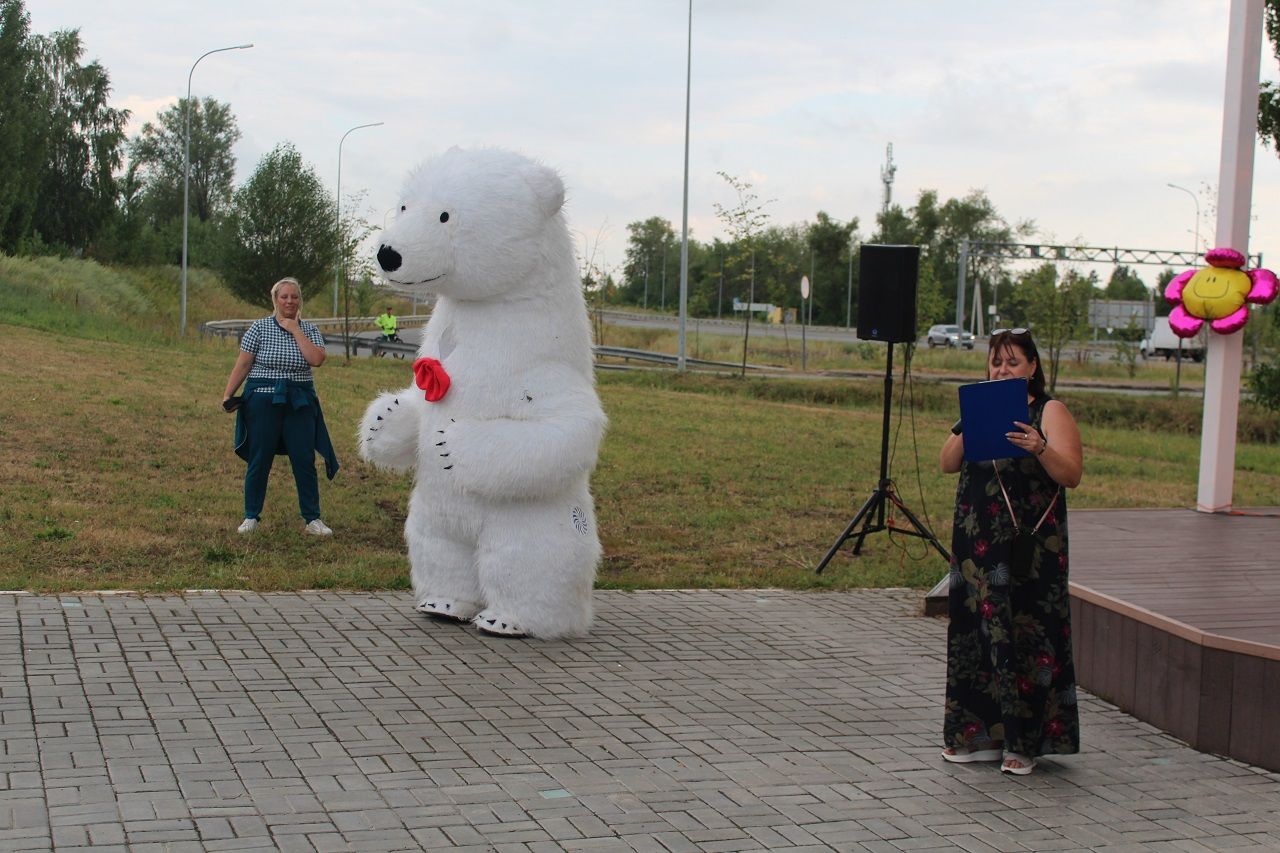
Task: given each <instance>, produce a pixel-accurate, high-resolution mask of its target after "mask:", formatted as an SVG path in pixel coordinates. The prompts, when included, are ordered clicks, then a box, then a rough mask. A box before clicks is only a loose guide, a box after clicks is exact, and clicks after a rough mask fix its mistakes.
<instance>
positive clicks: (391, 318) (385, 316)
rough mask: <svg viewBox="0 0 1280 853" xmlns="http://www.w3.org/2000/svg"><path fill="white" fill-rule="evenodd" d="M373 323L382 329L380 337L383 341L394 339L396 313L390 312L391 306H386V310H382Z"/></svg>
mask: <svg viewBox="0 0 1280 853" xmlns="http://www.w3.org/2000/svg"><path fill="white" fill-rule="evenodd" d="M373 324H374V325H375V326H377V327H378V328H379V329H381V330H382V339H383V340H384V341H396V340H399V338H397V337H396V315H395V314H393V313H391V306H390V305H388V306H387V310H385V311H383V312H382V313H381V314H379V315H378V316H377V319H375V320H374V321H373Z"/></svg>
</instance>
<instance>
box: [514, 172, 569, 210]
mask: <svg viewBox="0 0 1280 853" xmlns="http://www.w3.org/2000/svg"><path fill="white" fill-rule="evenodd" d="M523 173H524V179H525V182H526V183H528V184H529V186H530V187H531V188H532V189H533V195H534V197H535V198H536V199H537V200H538V205H539V207H541V208H542V212H543V214H544V215H546V216H547V217H552V216H555V215H556V214H557V213H558V212H559V211H560V208H561V207H563V206H564V181H562V180H560V176H559V175H558V174H557V173H556V171H555V170H554V169H549V168H547V167H546V166H542V165H539V164H537V163H530V164H528V165H527V166H525V167H524V169H523Z"/></svg>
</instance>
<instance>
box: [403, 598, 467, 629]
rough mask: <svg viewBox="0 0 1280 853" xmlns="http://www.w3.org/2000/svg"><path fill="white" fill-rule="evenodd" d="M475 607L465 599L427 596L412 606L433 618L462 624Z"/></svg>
mask: <svg viewBox="0 0 1280 853" xmlns="http://www.w3.org/2000/svg"><path fill="white" fill-rule="evenodd" d="M477 609H478V608H476V606H475V605H473V604H468V603H467V602H465V601H454V600H453V599H451V598H427V599H424V600H423V601H421V602H419V603H418V606H417V607H415V608H414V610H417V611H418V612H419V613H425V614H426V615H428V616H431V617H432V618H435V619H444V620H447V621H449V622H461V623H463V624H465V623H467V622H470V621H471V619H472V617H474V616H475V614H476V610H477Z"/></svg>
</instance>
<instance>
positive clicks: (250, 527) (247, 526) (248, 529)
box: [236, 518, 258, 534]
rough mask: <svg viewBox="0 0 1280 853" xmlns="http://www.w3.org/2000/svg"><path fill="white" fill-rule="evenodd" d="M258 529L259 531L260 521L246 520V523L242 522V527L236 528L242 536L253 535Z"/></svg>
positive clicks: (254, 519)
mask: <svg viewBox="0 0 1280 853" xmlns="http://www.w3.org/2000/svg"><path fill="white" fill-rule="evenodd" d="M257 529H258V519H256V518H246V519H245V520H244V521H242V522H240V526H239V527H237V528H236V533H240V534H246V533H253V532H254V531H256V530H257Z"/></svg>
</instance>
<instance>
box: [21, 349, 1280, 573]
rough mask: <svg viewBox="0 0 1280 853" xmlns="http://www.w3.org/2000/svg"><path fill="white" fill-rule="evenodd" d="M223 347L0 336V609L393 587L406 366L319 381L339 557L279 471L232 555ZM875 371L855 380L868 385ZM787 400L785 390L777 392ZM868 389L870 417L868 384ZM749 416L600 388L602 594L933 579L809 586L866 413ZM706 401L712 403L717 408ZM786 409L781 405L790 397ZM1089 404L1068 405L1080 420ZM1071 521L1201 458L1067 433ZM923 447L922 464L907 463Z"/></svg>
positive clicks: (1245, 464) (871, 420) (1274, 471)
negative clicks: (1080, 472)
mask: <svg viewBox="0 0 1280 853" xmlns="http://www.w3.org/2000/svg"><path fill="white" fill-rule="evenodd" d="M235 355H236V348H235V346H234V343H233V342H231V341H216V340H215V341H199V340H189V341H187V342H186V343H183V344H177V345H175V344H173V343H171V342H167V341H163V340H157V341H155V342H150V343H131V342H124V341H115V340H112V341H103V340H87V339H85V338H82V337H78V336H70V335H66V336H64V335H59V334H55V333H49V332H41V331H36V330H33V329H30V328H26V327H21V326H11V325H0V359H3V363H4V365H5V367H4V370H3V371H2V372H0V484H3V488H2V490H0V588H6V589H31V590H38V591H59V590H76V589H108V588H127V589H142V590H161V589H185V588H216V587H224V588H225V587H236V588H251V589H259V590H268V589H300V588H335V587H340V588H349V589H371V588H400V587H405V586H407V571H408V565H407V561H406V559H405V554H404V546H403V540H402V535H401V529H402V525H403V519H404V509H405V504H406V501H407V497H408V492H409V485H410V481H409V479H407V478H403V477H399V476H395V475H390V474H386V473H383V472H379V471H376V470H374V469H372V468H370V467H368V466H366V465H365V464H364V463H362V462H360V460H359V459H358V458H357V457H356V453H355V440H354V432H355V426H356V423H357V420H358V418H359V416H360V414H361V413H362V412H363V410H364V407H365V405H366V404H367V402H368V401H369V400H370V399H371V398H372V397H373V396H374V394H375V393H376V392H377V391H378V390H380V389H383V388H391V387H401V386H404V385H406V384H408V381H409V368H408V366H407V363H406V362H403V361H399V362H396V361H391V360H386V361H382V360H370V359H358V360H352V361H351V362H350V363H349V364H347V363H344V362H343V360H342V358H341V355H340V354H338V355H335V356H331V358H330V360H329V362H328V363H327V364H326V365H325V366H324V367H323V368H322V369H321V370H320V371H319V373H318V379H317V381H318V387H319V392H320V398H321V400H322V402H323V404H324V407H325V417H326V420H327V421H328V423H329V427H330V432H331V433H332V435H333V438H334V441H335V444H336V447H337V450H338V455H339V458H340V459H341V460H342V462H343V469H342V471H341V472H340V473H339V474H338V476H337V478H336V479H335V480H334V481H333V482H326V481H324V480H323V478H322V480H321V500H322V504H323V506H324V518H325V520H326V521H327V522H328V523H329V524H330V525H331V526H332V527H333V528H334V530H335V531H336V535H335V537H334V538H333V539H332V540H317V539H314V538H311V537H306V536H304V535H303V534H302V532H301V526H302V523H301V520H300V518H299V517H298V514H297V504H296V498H295V494H294V490H293V484H292V478H291V477H290V476H289V472H288V462H287V460H285V459H284V458H283V457H281V458H279V459H278V460H277V462H276V468H275V471H274V475H273V477H272V479H271V488H270V491H269V493H268V496H267V508H266V512H265V513H264V515H263V522H264V530H265V534H264V535H261V536H258V537H255V538H251V539H243V538H241V537H239V536H237V535H236V533H235V527H236V525H237V524H238V523H239V521H240V517H241V506H242V504H241V502H242V494H241V481H242V477H243V474H244V466H243V463H242V462H241V461H240V460H239V459H238V458H237V457H236V456H235V455H234V454H233V452H232V450H231V430H232V421H233V418H232V417H231V416H229V415H225V414H223V413H222V412H221V410H220V407H219V405H218V403H219V400H220V398H221V391H222V387H223V385H224V383H225V381H226V376H227V373H228V371H229V369H230V366H231V364H232V362H233V361H234V360H235ZM869 366H871V365H869ZM780 381H783V382H785V381H786V380H780ZM839 382H841V383H843V384H846V385H847V384H850V383H858V382H863V383H865V384H866V385H867V388H868V393H867V394H866V395H864V396H865V398H866V399H869V400H878V393H879V392H878V389H879V387H880V382H879V381H878V380H874V379H868V380H839ZM794 384H795V385H796V386H797V387H800V386H803V390H799V391H797V392H796V397H797V399H798V400H800V401H790V402H789V401H787V400H785V399H783V400H766V399H758V398H753V397H751V396H749V395H747V394H744V393H742V390H743V388H744V387H746V383H744V382H743V381H742V380H737V379H727V378H726V379H706V378H699V379H697V380H696V381H689V382H685V381H684V380H682V379H681V378H679V377H675V378H671V377H668V378H665V379H662V380H653V379H649V378H646V377H644V376H640V377H637V376H636V375H634V374H615V373H609V372H602V373H601V374H600V394H601V397H602V398H603V400H604V404H605V409H606V411H607V413H608V415H609V418H610V429H609V433H608V437H607V439H606V442H605V446H604V450H603V453H602V455H601V459H600V465H599V468H598V469H597V471H596V475H595V479H594V490H595V494H596V496H597V502H598V514H599V525H600V530H601V535H602V538H603V540H604V547H605V558H604V562H603V563H602V565H601V567H600V576H599V583H600V585H601V586H605V587H615V588H645V587H756V586H780V587H788V588H797V589H798V588H833V589H836V588H849V587H858V586H915V587H921V586H928V585H931V584H932V583H933V582H934V581H936V580H937V579H938V578H939V577H940V576H941V575H942V574H943V573H944V571H945V565H944V564H943V562H942V560H941V558H940V557H939V556H938V555H937V554H936V553H932V552H931V551H930V549H928V548H927V547H926V545H925V543H924V542H923V541H921V540H919V539H915V538H909V537H901V536H889V535H887V534H884V533H879V534H876V535H874V536H872V537H871V538H870V539H868V540H867V544H866V547H865V548H864V554H863V556H862V557H860V558H852V557H849V556H847V554H842V555H841V556H839V557H837V559H836V560H835V561H834V562H833V563H832V565H831V566H830V567H829V568H828V570H827V572H826V573H825V574H824V576H823V577H821V578H818V577H816V576H815V575H814V574H813V571H812V569H813V566H814V565H815V564H816V563H817V562H818V561H819V560H820V559H821V558H822V556H823V554H824V553H825V552H826V549H827V548H828V546H829V545H830V544H831V542H832V541H834V539H835V538H836V536H838V535H839V533H840V532H841V531H842V530H843V529H844V526H845V525H846V524H847V523H848V521H849V519H850V518H851V517H852V515H853V514H854V512H856V511H857V509H858V507H859V506H860V505H861V504H862V502H863V501H864V500H865V499H866V497H867V495H868V494H869V493H870V490H871V488H872V486H873V485H874V484H875V480H876V478H877V476H878V468H879V441H880V422H881V412H880V406H879V403H878V402H872V403H861V402H859V403H855V404H853V405H849V404H831V403H823V402H805V401H804V400H806V399H808V397H807V396H806V395H809V394H810V393H811V390H810V388H811V385H812V383H805V382H795V383H794ZM717 386H722V387H717ZM783 396H785V395H783ZM1089 399H1090V397H1089V395H1073V397H1072V400H1071V405H1072V406H1073V407H1079V406H1088V405H1089ZM953 417H954V415H952V414H950V413H948V412H943V411H938V410H937V409H936V408H934V407H922V408H921V409H920V410H918V411H917V413H916V415H915V417H914V419H912V418H911V417H909V416H908V417H906V418H903V419H902V420H899V419H898V418H897V416H896V409H895V418H894V424H895V434H894V437H893V443H892V444H893V447H894V458H893V463H892V468H891V476H892V477H894V479H895V480H896V482H897V485H898V491H899V494H900V495H901V496H902V498H903V500H904V501H905V502H906V504H907V505H908V506H910V507H911V508H912V509H913V510H914V511H915V512H916V513H917V514H919V515H921V516H922V517H924V516H927V517H928V519H929V520H930V523H931V524H932V526H933V529H934V531H935V532H936V533H937V534H938V536H939V538H940V539H942V540H943V543H944V544H949V539H950V529H949V512H950V507H951V500H952V492H953V489H954V479H953V478H951V477H946V476H943V475H941V474H939V473H937V472H936V461H935V460H936V452H937V447H938V444H939V442H940V441H941V439H942V437H943V435H944V433H945V430H946V427H947V426H948V425H950V423H951V421H952V419H953ZM1082 431H1083V433H1084V441H1085V469H1086V470H1085V481H1084V483H1083V485H1082V487H1081V488H1080V489H1078V490H1076V491H1075V492H1074V493H1072V495H1071V505H1072V506H1073V507H1133V506H1188V505H1192V504H1193V503H1194V500H1195V491H1196V478H1197V475H1198V454H1199V439H1198V437H1196V436H1194V435H1186V434H1166V433H1162V432H1133V431H1123V430H1119V429H1114V428H1107V427H1099V426H1089V425H1084V426H1082ZM917 447H918V451H917V449H916V448H917ZM1277 495H1280V447H1277V446H1276V445H1275V444H1269V445H1267V444H1242V445H1240V447H1239V450H1238V454H1237V474H1236V480H1235V502H1236V504H1237V505H1239V506H1248V505H1264V504H1275V503H1276V497H1277Z"/></svg>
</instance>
